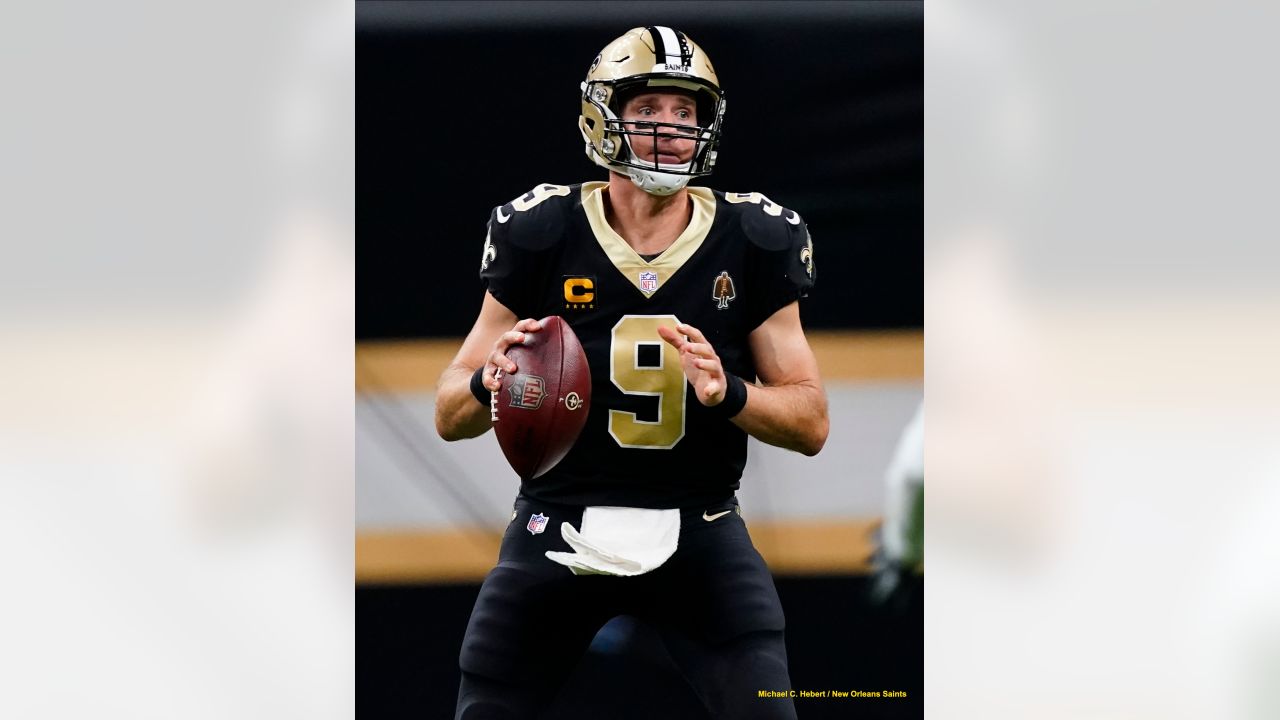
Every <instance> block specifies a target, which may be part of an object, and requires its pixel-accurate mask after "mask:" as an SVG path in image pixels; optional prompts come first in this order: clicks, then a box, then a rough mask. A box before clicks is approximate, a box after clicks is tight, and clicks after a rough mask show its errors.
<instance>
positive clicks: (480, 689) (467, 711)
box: [454, 671, 536, 720]
mask: <svg viewBox="0 0 1280 720" xmlns="http://www.w3.org/2000/svg"><path fill="white" fill-rule="evenodd" d="M533 708H536V701H534V700H533V699H532V698H530V697H529V695H528V693H526V692H525V691H523V690H521V689H520V688H518V687H513V686H510V685H507V684H506V683H499V682H496V681H494V680H492V679H490V678H486V677H484V676H482V675H475V674H473V673H468V672H465V671H464V672H463V673H462V684H461V686H460V687H459V688H458V707H457V710H456V711H455V712H454V720H515V718H527V717H532V712H533Z"/></svg>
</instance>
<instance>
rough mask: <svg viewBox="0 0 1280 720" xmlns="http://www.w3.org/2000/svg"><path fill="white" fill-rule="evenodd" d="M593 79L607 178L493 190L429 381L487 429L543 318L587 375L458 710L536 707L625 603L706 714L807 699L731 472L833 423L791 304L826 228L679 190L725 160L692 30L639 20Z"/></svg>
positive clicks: (514, 711)
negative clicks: (585, 406)
mask: <svg viewBox="0 0 1280 720" xmlns="http://www.w3.org/2000/svg"><path fill="white" fill-rule="evenodd" d="M581 89H582V112H581V116H580V117H579V121H578V123H579V129H580V131H581V133H582V137H583V139H584V140H585V149H586V154H587V156H588V157H589V158H590V159H591V160H592V161H593V162H595V163H596V164H597V165H600V166H601V167H603V168H605V169H606V170H608V172H609V177H608V181H607V182H587V183H583V184H580V185H570V186H563V185H551V184H543V185H539V186H537V187H535V188H533V189H532V190H530V191H529V192H528V193H526V194H525V195H522V196H521V197H518V198H516V199H514V200H512V201H511V202H509V203H506V204H504V205H501V206H499V207H497V208H494V210H493V211H492V213H491V215H490V218H489V232H488V237H487V238H486V239H485V244H484V252H483V255H482V259H481V265H480V276H481V278H482V280H483V281H484V283H485V285H486V288H487V293H486V294H485V296H484V303H483V306H482V307H481V310H480V315H479V317H478V318H477V320H476V323H475V326H474V327H473V328H472V330H471V332H470V334H469V335H468V336H467V338H466V340H465V341H464V342H463V345H462V348H461V350H460V351H459V352H458V354H457V356H456V357H455V358H454V360H453V363H452V364H451V365H450V366H449V368H448V369H446V370H445V372H444V373H443V374H442V376H441V378H440V382H439V385H438V393H437V406H436V427H437V430H438V432H439V433H440V435H441V436H442V437H444V438H445V439H446V440H457V439H461V438H470V437H475V436H478V435H480V434H482V433H484V432H486V431H487V430H488V429H489V428H490V427H491V422H490V407H489V405H490V401H491V392H496V391H498V390H499V389H500V388H501V382H500V380H499V379H498V377H495V375H497V374H498V373H499V372H506V373H511V372H515V371H516V369H517V368H516V365H515V363H513V362H512V361H511V359H510V358H508V357H507V356H506V350H507V348H509V347H510V346H511V345H514V344H517V343H521V342H522V341H523V340H524V338H525V337H526V335H527V334H529V333H536V332H538V331H539V329H540V328H539V324H538V322H537V321H536V320H534V319H533V318H539V317H544V316H548V315H560V316H562V317H563V318H564V319H565V320H566V321H567V322H568V323H569V325H570V326H571V327H572V328H573V330H574V331H575V333H576V334H577V336H578V338H579V340H580V341H581V343H582V346H583V349H584V350H585V352H586V356H587V359H588V363H589V365H590V367H591V377H592V402H591V408H590V414H589V416H588V419H587V423H586V427H585V428H584V430H583V431H582V434H581V435H580V436H579V438H578V440H577V442H576V444H575V445H574V447H573V449H572V450H570V452H569V454H568V455H567V456H566V457H565V458H564V460H562V461H561V462H560V463H559V464H558V465H557V466H556V467H554V468H553V469H552V470H550V471H549V472H547V473H546V474H544V475H542V476H540V477H538V478H536V479H533V478H523V479H522V481H521V487H520V492H519V494H518V496H517V498H516V502H515V509H514V513H513V515H512V521H511V524H510V525H509V527H508V528H507V532H506V534H505V536H504V539H503V543H502V549H501V551H500V555H499V562H498V565H497V567H496V568H494V570H493V571H492V572H490V573H489V575H488V576H487V577H486V579H485V581H484V585H483V586H482V588H481V590H480V595H479V597H478V598H477V600H476V605H475V608H474V610H473V612H472V615H471V621H470V623H469V625H468V627H467V632H466V637H465V639H464V641H463V647H462V652H461V657H460V664H461V669H462V677H463V679H462V687H461V689H460V693H459V698H458V707H457V717H458V718H468V719H470V718H490V717H492V718H499V717H501V718H507V717H531V716H534V715H536V714H537V713H538V712H539V710H540V709H545V708H546V707H547V706H548V705H549V703H550V701H551V700H552V699H553V697H554V695H555V693H556V691H557V690H558V688H559V687H560V685H561V684H563V681H564V679H565V678H566V677H567V676H568V674H569V672H570V671H571V670H572V668H573V666H574V664H575V663H576V662H577V660H578V659H579V658H580V657H581V656H582V654H583V652H584V650H585V649H586V648H587V647H588V645H589V644H590V642H591V639H592V637H593V636H594V635H595V633H596V632H597V630H599V628H600V627H601V626H602V625H603V624H604V623H606V622H607V621H608V620H609V619H610V618H612V617H615V616H618V615H624V614H625V615H631V616H635V617H638V618H640V619H641V620H642V621H644V622H647V623H650V624H651V625H652V626H653V627H654V628H656V629H657V630H658V632H659V633H660V634H661V635H662V637H663V639H664V642H665V644H666V646H667V648H668V650H669V651H670V654H671V656H672V658H673V659H674V660H675V661H676V663H677V664H678V665H679V666H680V668H681V669H682V671H683V672H684V674H685V676H686V677H687V678H688V679H689V681H690V683H691V685H692V687H693V688H694V690H695V692H696V693H697V694H698V696H699V697H700V699H701V700H702V702H703V704H704V705H705V707H706V709H707V711H708V712H709V713H710V714H711V716H712V717H735V718H736V717H752V718H757V717H758V718H766V717H768V718H772V717H778V718H788V717H794V716H795V709H794V706H793V704H792V701H791V700H790V698H789V697H786V696H787V693H786V691H787V690H789V689H790V687H791V684H790V679H789V677H788V673H787V659H786V649H785V646H784V643H783V630H784V620H783V613H782V607H781V605H780V603H779V601H778V594H777V591H776V589H775V588H774V584H773V579H772V577H771V576H770V574H769V571H768V568H767V567H766V566H765V564H764V562H763V560H762V559H761V557H760V555H759V553H757V552H756V550H755V548H754V547H753V546H752V544H751V539H750V537H749V536H748V534H747V530H746V527H745V525H744V524H743V520H742V517H741V513H740V511H739V510H738V506H737V501H736V499H735V495H734V493H735V491H736V490H737V488H738V485H739V479H740V477H741V475H742V470H743V466H744V464H745V463H746V452H747V436H748V435H751V436H753V437H755V438H757V439H759V440H761V441H763V442H766V443H770V444H772V445H777V446H779V447H783V448H787V449H790V450H795V451H797V452H801V453H804V454H806V455H814V454H816V453H817V452H818V451H819V450H821V449H822V446H823V444H824V443H825V442H826V438H827V430H828V421H827V400H826V395H825V393H824V391H823V389H822V385H821V382H820V379H819V377H818V368H817V363H816V361H815V359H814V356H813V352H812V351H811V350H810V348H809V344H808V342H807V340H806V339H805V336H804V332H803V329H802V327H801V324H800V314H799V308H798V299H799V298H801V297H804V296H805V295H806V293H807V291H808V290H809V288H810V287H812V285H813V281H814V255H813V243H812V241H811V240H810V238H809V233H808V230H807V228H806V226H805V224H804V222H803V221H802V220H801V219H800V216H799V215H798V214H796V213H795V212H794V211H792V210H788V209H786V208H784V207H782V206H780V205H777V204H775V203H773V202H771V201H770V200H769V199H768V198H766V197H764V196H763V195H760V194H759V193H722V192H718V191H712V190H710V189H707V188H702V187H688V182H689V181H690V179H692V178H695V177H700V176H704V175H707V174H709V173H710V172H711V170H712V168H713V166H714V165H715V162H716V152H717V147H718V146H719V143H720V135H721V126H722V123H723V121H724V111H725V101H724V93H723V92H722V90H721V88H720V81H719V79H718V78H717V76H716V72H715V69H714V68H713V67H712V65H711V62H710V60H709V59H708V58H707V55H706V53H705V52H703V50H702V48H700V47H699V46H698V45H697V44H695V43H694V42H693V41H692V40H690V39H689V37H688V36H687V35H685V34H684V33H682V32H680V31H678V30H673V29H671V28H668V27H642V28H635V29H633V30H631V31H629V32H627V33H626V34H625V35H623V36H622V37H620V38H618V39H616V40H614V41H613V42H612V43H610V44H609V45H608V46H607V47H605V49H604V50H603V51H601V53H600V54H599V55H598V56H597V57H596V58H595V60H594V61H593V62H592V63H591V67H590V69H589V70H588V72H587V77H586V80H585V81H584V82H583V83H582V86H581ZM521 318H524V319H521ZM546 530H550V532H545V531H546ZM610 543H613V544H612V545H611V544H610ZM761 691H775V692H774V693H770V694H771V695H781V696H782V697H768V696H766V697H762V693H761ZM776 691H781V692H776Z"/></svg>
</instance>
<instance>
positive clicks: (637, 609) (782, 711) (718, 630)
mask: <svg viewBox="0 0 1280 720" xmlns="http://www.w3.org/2000/svg"><path fill="white" fill-rule="evenodd" d="M734 508H736V501H735V500H734V499H732V498H728V499H726V500H725V502H723V503H719V504H717V505H715V506H713V507H706V508H702V507H699V508H689V509H686V510H682V511H681V518H680V544H679V546H678V548H677V550H676V553H675V554H674V555H673V556H672V557H671V559H669V560H668V561H667V562H666V563H665V564H664V565H663V566H662V567H660V568H658V569H657V570H654V571H653V572H650V573H646V574H644V575H639V576H635V577H612V576H601V575H585V576H577V575H574V574H573V573H571V572H570V571H569V569H568V568H566V567H564V566H563V565H559V564H557V563H554V562H552V561H551V560H548V559H547V558H546V556H545V555H544V554H543V553H545V552H546V551H548V550H557V551H565V552H572V551H573V550H572V548H570V547H569V546H568V544H567V543H565V542H564V540H563V538H561V537H560V524H561V523H563V522H568V523H570V524H571V525H572V526H573V527H575V528H581V521H582V508H581V507H578V506H568V505H558V504H552V503H546V502H542V501H538V500H533V499H530V498H526V497H524V496H521V497H520V498H518V499H517V501H516V507H515V513H516V514H515V518H514V519H513V520H512V521H511V524H510V525H509V526H508V528H507V532H506V535H505V536H504V538H503V542H502V550H501V552H500V555H499V562H498V566H497V567H495V568H494V569H493V570H492V571H491V572H490V573H489V575H488V576H487V577H486V578H485V581H484V584H483V585H482V586H481V589H480V595H479V597H478V598H477V599H476V605H475V608H474V609H473V610H472V613H471V620H470V622H469V623H468V625H467V633H466V636H465V638H464V639H463V644H462V653H461V656H460V663H459V664H460V666H461V668H462V686H461V688H460V689H459V693H458V706H457V713H456V715H455V717H456V718H457V720H490V719H498V718H501V719H504V720H505V719H509V718H536V717H538V714H539V713H540V712H542V711H544V710H546V709H547V708H548V707H549V706H550V705H551V703H552V700H553V699H554V698H555V695H556V693H557V692H558V691H559V689H560V687H561V686H562V685H563V684H564V681H565V680H566V679H567V678H568V677H569V675H570V673H571V672H572V671H573V668H574V666H575V665H576V664H577V662H578V660H580V659H581V657H582V655H583V653H584V652H585V651H586V649H587V648H588V646H589V645H590V644H591V640H592V638H593V637H594V636H595V634H596V632H597V631H598V630H599V629H600V628H601V627H602V626H603V625H604V624H605V623H606V622H608V621H609V620H610V619H612V618H613V617H616V616H618V615H630V616H634V617H636V618H637V619H639V620H640V621H642V622H644V623H646V624H647V625H649V626H650V627H652V628H654V629H656V630H657V631H658V633H659V635H660V636H661V638H662V640H663V643H664V645H665V646H666V649H667V652H668V653H669V654H670V656H671V658H672V659H673V660H674V661H675V663H676V665H677V667H678V668H679V669H680V670H681V672H682V673H683V675H684V677H685V679H686V680H687V681H688V682H689V684H690V686H691V687H692V689H693V690H694V692H695V693H696V694H697V696H698V697H699V698H700V699H701V700H702V703H703V706H704V707H705V709H706V711H707V712H708V714H709V716H710V717H712V718H794V717H795V707H794V705H793V703H792V701H791V700H790V699H787V698H761V697H759V691H761V690H783V691H785V690H789V689H790V688H791V682H790V678H789V676H788V672H787V653H786V646H785V644H784V642H783V630H784V627H785V622H784V619H783V615H782V606H781V603H780V602H779V601H778V593H777V590H776V589H775V588H774V585H773V578H772V576H771V575H770V574H769V571H768V568H767V567H766V566H765V564H764V561H763V560H762V559H761V557H760V554H759V553H757V552H756V550H755V548H754V546H753V545H752V544H751V539H750V537H749V536H748V535H747V530H746V526H745V525H744V524H743V521H742V518H741V516H740V515H739V514H738V513H737V512H729V513H727V514H720V513H721V512H722V511H723V510H726V509H734ZM535 514H543V515H546V516H547V517H548V522H547V525H546V530H545V531H544V532H541V533H537V534H534V533H530V532H529V531H528V530H527V526H528V522H529V518H530V516H532V515H535ZM707 517H712V518H714V519H712V520H707V519H706V518H707ZM636 690H637V691H643V688H637V689H636Z"/></svg>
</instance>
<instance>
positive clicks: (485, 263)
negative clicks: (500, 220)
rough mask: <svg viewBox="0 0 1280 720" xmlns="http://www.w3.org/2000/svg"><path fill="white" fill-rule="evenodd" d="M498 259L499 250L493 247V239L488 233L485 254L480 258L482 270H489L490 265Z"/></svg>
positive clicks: (485, 238) (485, 239) (485, 241)
mask: <svg viewBox="0 0 1280 720" xmlns="http://www.w3.org/2000/svg"><path fill="white" fill-rule="evenodd" d="M497 259H498V249H497V248H496V247H494V246H493V238H491V237H490V236H489V235H488V234H487V233H486V234H485V236H484V254H483V255H481V256H480V269H481V270H482V271H483V270H488V269H489V263H491V262H493V261H494V260H497Z"/></svg>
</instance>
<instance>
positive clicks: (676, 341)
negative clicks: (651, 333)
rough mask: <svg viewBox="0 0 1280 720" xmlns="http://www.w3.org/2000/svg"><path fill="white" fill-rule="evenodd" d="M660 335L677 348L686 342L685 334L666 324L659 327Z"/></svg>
mask: <svg viewBox="0 0 1280 720" xmlns="http://www.w3.org/2000/svg"><path fill="white" fill-rule="evenodd" d="M658 337H660V338H662V339H663V340H666V341H667V344H669V345H671V347H673V348H675V349H677V350H679V349H680V346H681V345H683V344H684V342H685V339H684V336H683V335H681V334H680V333H677V332H676V331H675V330H672V329H671V328H669V327H665V326H661V327H659V328H658Z"/></svg>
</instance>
